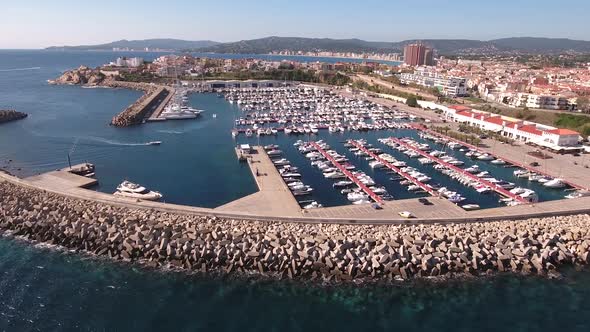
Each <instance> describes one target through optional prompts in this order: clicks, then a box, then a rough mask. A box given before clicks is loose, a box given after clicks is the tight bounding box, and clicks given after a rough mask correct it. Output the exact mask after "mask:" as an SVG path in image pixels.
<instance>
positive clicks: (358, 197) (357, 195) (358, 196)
mask: <svg viewBox="0 0 590 332" xmlns="http://www.w3.org/2000/svg"><path fill="white" fill-rule="evenodd" d="M346 198H347V199H348V200H349V201H351V202H356V201H362V200H364V201H368V200H369V196H367V195H366V194H363V193H361V192H352V193H349V194H348V195H346Z"/></svg>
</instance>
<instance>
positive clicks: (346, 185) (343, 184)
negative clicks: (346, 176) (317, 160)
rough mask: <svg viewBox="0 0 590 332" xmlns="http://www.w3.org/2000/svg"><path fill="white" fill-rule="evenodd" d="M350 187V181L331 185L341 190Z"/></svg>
mask: <svg viewBox="0 0 590 332" xmlns="http://www.w3.org/2000/svg"><path fill="white" fill-rule="evenodd" d="M350 185H352V181H338V182H336V183H334V184H333V185H332V187H334V188H343V187H348V186H350Z"/></svg>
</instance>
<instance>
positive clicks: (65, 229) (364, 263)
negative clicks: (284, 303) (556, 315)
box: [0, 181, 590, 282]
mask: <svg viewBox="0 0 590 332" xmlns="http://www.w3.org/2000/svg"><path fill="white" fill-rule="evenodd" d="M0 196H1V197H2V200H1V201H0V230H2V231H7V232H11V233H12V234H13V235H15V236H19V237H23V238H25V239H27V240H30V241H34V242H38V243H47V244H52V245H59V246H63V247H65V248H69V249H71V250H75V251H78V252H83V253H88V254H92V255H98V256H101V257H106V258H109V259H113V260H117V261H127V262H137V263H140V264H144V265H146V266H149V267H153V268H170V267H171V268H174V269H178V270H183V271H187V272H196V271H199V272H208V273H222V274H230V275H236V274H237V275H242V274H253V273H254V274H257V275H264V276H267V277H272V278H289V279H300V280H305V281H320V282H346V281H355V282H357V281H383V280H394V279H395V280H399V279H404V280H407V279H413V278H420V277H457V276H464V275H476V276H478V275H487V274H490V273H494V272H512V273H522V274H539V275H555V274H558V272H557V271H558V270H559V269H560V268H561V267H564V266H577V265H586V264H587V263H588V262H589V261H590V233H589V227H588V223H589V222H590V216H588V215H577V216H564V217H551V218H538V219H529V220H522V221H503V222H489V223H469V224H445V225H442V224H420V225H382V226H369V225H335V224H304V223H286V222H263V221H247V220H237V219H234V220H230V219H220V218H217V217H203V216H195V215H187V214H180V213H179V214H175V213H169V212H161V211H156V210H151V209H133V208H126V207H119V206H112V205H108V204H103V203H97V202H90V201H85V200H81V199H74V198H70V197H65V196H61V195H58V194H54V193H48V192H44V191H41V190H38V189H34V188H29V187H24V186H20V185H14V184H12V183H9V182H8V181H4V182H0Z"/></svg>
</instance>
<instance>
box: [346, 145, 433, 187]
mask: <svg viewBox="0 0 590 332" xmlns="http://www.w3.org/2000/svg"><path fill="white" fill-rule="evenodd" d="M348 142H349V143H350V144H352V145H354V146H355V147H356V148H358V149H359V150H361V151H363V152H364V153H366V154H368V155H369V156H371V157H372V158H375V160H378V161H379V162H381V163H382V164H383V165H385V167H387V168H389V169H390V170H392V171H394V172H396V173H397V174H399V175H400V176H402V177H403V178H405V179H406V180H408V181H410V182H412V183H413V184H415V185H417V186H418V187H420V188H421V189H422V190H424V191H425V192H427V193H429V194H430V195H432V196H438V193H436V192H435V191H434V190H432V188H430V187H429V186H427V185H425V184H424V183H422V182H420V181H418V180H416V179H414V178H413V177H411V176H410V175H409V174H407V173H406V172H403V171H402V170H401V169H399V168H398V167H396V166H393V165H392V164H391V163H390V162H388V161H385V160H383V159H382V158H381V157H379V156H378V155H376V154H374V153H373V152H371V151H369V150H368V149H367V148H365V147H364V146H362V145H361V144H359V143H358V142H356V141H354V140H350V141H348Z"/></svg>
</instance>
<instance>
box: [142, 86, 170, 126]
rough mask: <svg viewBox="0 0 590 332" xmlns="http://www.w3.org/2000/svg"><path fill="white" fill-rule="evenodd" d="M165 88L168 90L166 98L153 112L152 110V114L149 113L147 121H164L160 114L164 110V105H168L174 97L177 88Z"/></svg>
mask: <svg viewBox="0 0 590 332" xmlns="http://www.w3.org/2000/svg"><path fill="white" fill-rule="evenodd" d="M164 89H166V90H167V91H168V94H167V95H166V97H165V98H164V100H162V102H160V103H159V104H158V106H157V107H156V109H155V110H154V111H153V112H151V114H148V115H149V117H148V118H147V121H162V120H163V119H161V118H160V114H162V111H164V107H166V105H168V103H169V102H170V100H171V99H172V97H174V94H176V90H175V89H174V88H169V87H165V88H164Z"/></svg>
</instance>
